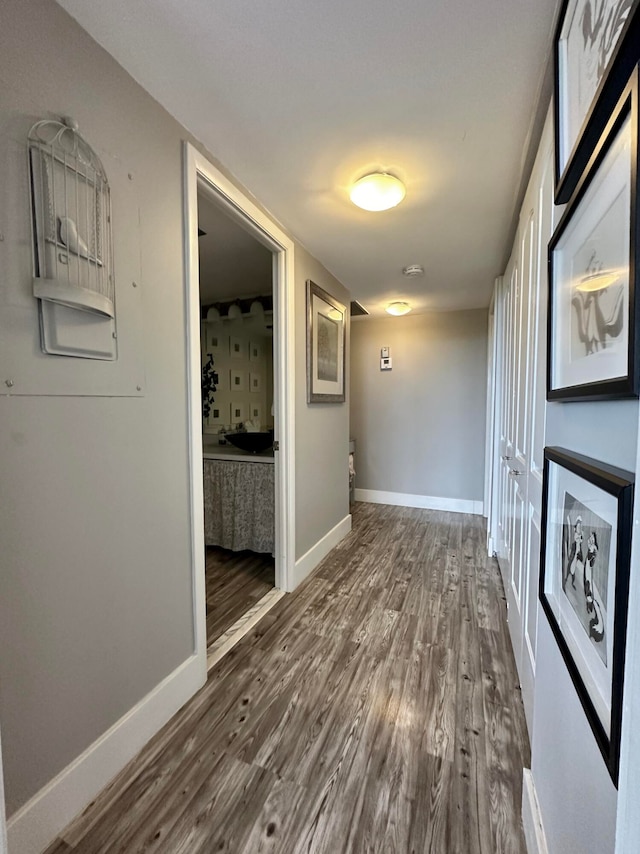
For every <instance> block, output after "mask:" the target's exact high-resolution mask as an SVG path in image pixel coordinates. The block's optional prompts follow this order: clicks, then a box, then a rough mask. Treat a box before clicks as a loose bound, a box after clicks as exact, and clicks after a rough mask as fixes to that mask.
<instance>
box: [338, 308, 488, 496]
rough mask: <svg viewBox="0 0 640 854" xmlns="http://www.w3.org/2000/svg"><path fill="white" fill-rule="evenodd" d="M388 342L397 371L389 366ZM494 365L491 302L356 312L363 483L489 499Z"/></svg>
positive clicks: (355, 405) (354, 425)
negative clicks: (488, 420)
mask: <svg viewBox="0 0 640 854" xmlns="http://www.w3.org/2000/svg"><path fill="white" fill-rule="evenodd" d="M386 346H388V347H390V350H391V357H392V360H393V369H392V370H391V371H381V370H380V349H381V347H386ZM486 370H487V312H486V311H484V310H479V311H455V312H445V313H431V314H419V315H411V314H409V315H405V316H404V317H388V318H380V319H377V318H376V319H371V318H363V319H362V320H356V321H355V322H354V323H353V325H352V331H351V435H352V436H353V438H355V439H356V442H357V446H356V466H355V468H356V487H357V488H359V489H373V490H382V491H385V492H400V493H409V494H412V495H427V496H433V497H438V498H459V499H467V500H476V501H481V500H482V497H483V490H484V443H485V406H486V383H487V379H486Z"/></svg>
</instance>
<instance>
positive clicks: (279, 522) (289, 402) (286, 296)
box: [185, 143, 295, 667]
mask: <svg viewBox="0 0 640 854" xmlns="http://www.w3.org/2000/svg"><path fill="white" fill-rule="evenodd" d="M199 199H200V200H202V201H204V202H206V203H208V204H210V205H214V206H215V207H216V208H217V210H218V211H221V212H222V213H223V214H224V215H225V216H226V217H227V218H228V219H229V220H230V221H231V223H234V224H235V225H236V226H239V227H240V228H241V229H242V230H243V232H245V233H246V234H247V235H250V236H251V238H252V239H253V240H255V241H257V242H258V243H259V244H260V246H261V247H263V248H264V249H266V250H267V251H268V252H269V253H270V255H271V259H272V260H271V267H272V286H273V287H272V301H273V308H272V311H273V314H272V318H273V323H272V326H273V329H272V336H273V431H274V432H273V439H274V444H273V447H274V453H273V475H274V496H275V500H274V508H273V509H274V532H275V538H274V548H273V552H274V581H275V590H276V595H275V596H274V597H272V598H271V600H270V601H269V602H267V603H266V604H265V608H267V609H268V607H271V605H272V604H275V601H277V598H279V596H280V595H283V594H284V592H287V591H289V590H290V589H291V579H292V578H293V572H292V569H293V562H294V542H295V538H294V537H295V518H294V507H295V503H294V471H295V470H294V459H295V457H294V434H293V406H294V381H295V380H294V376H295V375H294V359H293V355H294V353H293V350H294V317H293V307H294V294H293V288H294V278H293V272H294V258H293V242H292V241H291V240H290V239H289V238H288V237H287V236H286V235H285V234H284V233H283V232H282V231H281V230H280V229H279V228H278V227H277V226H276V225H275V223H273V222H272V221H271V220H270V218H269V217H267V216H266V215H265V214H264V213H263V212H262V211H261V210H260V209H259V208H258V207H257V206H256V205H255V204H254V203H253V202H252V201H251V200H250V199H249V198H248V197H247V196H246V195H244V193H242V192H240V191H239V190H238V189H237V188H236V187H235V186H234V185H233V184H232V183H231V182H230V181H229V180H228V179H227V178H226V177H225V176H224V175H223V174H222V173H220V172H219V170H217V169H216V168H215V167H214V166H213V165H212V164H211V163H210V162H209V161H208V160H207V159H206V158H205V157H203V156H202V155H201V154H200V153H199V152H198V151H197V150H196V149H195V148H194V147H193V146H192V145H190V144H189V143H186V144H185V230H186V233H185V246H186V267H187V270H186V273H187V275H186V281H187V288H186V322H187V347H188V413H189V472H190V499H191V537H192V567H193V606H194V626H195V638H194V643H195V651H196V654H197V655H198V658H199V660H201V662H202V665H203V667H206V663H207V647H208V644H207V619H206V617H207V607H206V600H207V591H206V554H205V547H204V542H205V536H204V522H205V512H204V496H203V490H204V479H203V410H202V396H201V381H202V351H201V320H202V308H201V303H200V278H199V247H198V200H199ZM240 313H241V314H242V311H240ZM248 374H249V372H248V371H247V381H248V380H249V377H248ZM214 397H215V395H214ZM236 402H237V403H239V402H240V401H239V400H237V401H236ZM221 403H222V401H221ZM265 406H266V404H265ZM268 406H269V413H270V412H271V402H270V401H269V403H268ZM258 410H260V406H258ZM264 412H265V410H264V409H263V410H262V412H260V411H258V417H259V420H260V421H262V420H265V421H266V420H267V418H266V417H264V416H263V417H260V416H261V415H262V414H263V413H264ZM217 417H218V418H221V412H220V411H219V412H218V413H217ZM234 417H235V416H234ZM212 426H213V427H215V425H212ZM225 426H226V425H225ZM263 612H264V611H263ZM263 612H260V610H259V609H258V612H256V615H255V619H252V620H249V621H247V620H245V621H244V630H245V631H246V630H248V629H249V628H250V627H251V625H253V623H254V622H255V621H257V619H259V618H260V617H261V616H262V613H263ZM231 641H232V642H235V641H234V639H233V638H231ZM225 643H227V642H226V641H225ZM231 645H233V643H231ZM226 648H229V646H228V643H227V647H226ZM226 648H225V647H224V645H223V648H222V653H221V654H223V653H224V651H226ZM209 665H211V655H210V656H209Z"/></svg>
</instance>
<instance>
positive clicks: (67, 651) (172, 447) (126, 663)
mask: <svg viewBox="0 0 640 854" xmlns="http://www.w3.org/2000/svg"><path fill="white" fill-rule="evenodd" d="M0 79H1V80H2V86H1V87H0V186H2V193H3V205H2V207H1V209H0V233H2V235H3V237H4V240H3V241H2V242H0V247H1V248H0V280H1V281H2V288H1V289H0V341H2V340H6V332H7V328H6V324H7V323H8V322H10V321H9V319H10V318H13V320H12V321H11V322H13V323H14V329H13V333H12V334H18V335H20V336H22V338H23V339H25V340H28V342H29V346H28V348H26V349H27V350H28V352H27V355H26V356H25V359H24V365H23V366H22V367H24V369H25V370H26V369H33V372H34V373H36V374H37V369H38V366H39V365H41V364H43V361H42V360H45V359H49V360H54V361H53V362H48V363H47V364H53V365H54V366H55V367H54V368H53V369H51V370H52V373H53V374H55V377H54V380H52V382H51V384H50V386H49V387H45V388H44V391H43V393H42V394H38V395H31V396H29V395H20V394H8V393H7V394H5V395H3V396H2V397H0V423H2V425H3V427H2V430H1V431H0V483H2V488H3V495H4V496H5V500H4V501H3V502H2V503H1V504H0V542H2V550H1V553H0V727H1V729H2V749H3V763H4V772H5V784H6V785H5V791H6V798H7V806H8V813H9V815H12V814H15V813H16V811H17V810H18V808H20V807H21V806H22V805H24V804H25V803H26V802H27V801H29V799H30V798H32V797H33V796H34V795H36V793H38V792H39V790H41V789H43V787H45V786H47V784H49V783H50V781H52V780H53V778H54V777H56V775H58V774H59V773H61V772H63V771H65V769H66V768H67V767H68V766H70V764H71V763H74V762H75V761H76V760H77V759H78V758H79V757H80V755H81V754H83V751H85V750H88V749H89V748H91V747H92V746H93V745H94V744H95V743H97V741H98V740H99V739H101V738H102V737H103V736H105V734H106V733H107V732H108V731H109V730H110V728H111V727H114V726H115V725H116V724H120V723H121V722H122V721H123V720H128V719H129V716H130V713H131V710H132V708H133V707H135V706H136V704H137V703H138V702H139V701H141V700H142V699H143V698H145V697H146V696H148V695H150V693H151V692H158V691H164V690H165V687H166V686H167V685H171V684H173V681H172V680H174V677H175V674H176V673H178V672H179V669H180V668H181V667H182V666H183V665H184V663H185V661H187V660H188V659H189V657H190V656H191V654H192V652H193V648H194V637H193V616H192V592H191V591H192V579H191V569H190V567H191V545H190V523H189V494H188V487H189V481H188V470H189V461H188V446H187V388H186V373H187V371H186V349H187V348H186V341H185V308H184V306H185V296H184V289H185V284H184V250H183V239H184V236H183V235H184V231H183V212H182V206H183V184H182V174H183V171H182V170H183V163H182V144H183V140H185V139H190V140H191V141H192V142H194V144H197V145H198V147H199V148H200V150H204V148H203V145H202V144H201V143H197V142H196V141H195V140H192V139H191V137H190V135H189V134H188V132H187V131H186V130H185V129H184V128H183V127H182V126H180V125H179V124H178V123H177V122H176V121H175V120H174V119H173V118H172V117H171V116H170V115H169V114H168V113H167V112H165V110H163V109H162V108H161V107H160V106H159V105H158V103H157V102H156V101H154V100H153V99H152V98H151V97H150V96H149V95H148V94H147V93H146V92H145V91H144V90H143V89H142V88H141V87H140V86H139V85H137V84H136V83H135V81H134V80H133V79H132V78H131V77H130V76H129V75H128V74H127V73H126V72H125V71H124V70H123V69H122V68H121V67H120V66H119V65H118V64H117V63H116V62H115V61H114V60H113V59H112V58H111V57H110V56H109V55H108V54H107V53H106V52H105V51H104V50H102V49H101V48H100V47H99V46H98V45H97V44H96V43H95V42H94V41H93V40H92V39H91V38H90V37H89V36H88V35H87V34H86V33H85V32H84V31H83V30H82V29H81V28H80V27H79V26H78V25H77V24H76V23H75V22H74V21H73V20H72V19H71V18H70V17H69V16H68V15H67V14H66V13H65V12H64V11H63V10H62V9H61V8H60V7H59V6H58V5H56V4H55V3H52V2H50V0H27V1H26V2H24V0H4V2H3V4H2V26H1V27H0ZM50 115H71V116H73V117H74V118H75V120H76V121H77V122H78V124H79V127H80V129H81V131H82V133H83V134H84V136H85V137H86V138H87V140H89V142H91V143H92V144H93V145H94V147H95V148H96V149H97V151H98V154H99V155H100V156H101V157H102V158H103V159H104V161H105V164H108V166H107V169H108V172H109V171H111V172H113V170H115V171H116V172H118V173H119V174H120V173H121V174H122V175H124V182H125V183H126V186H127V187H128V190H127V199H130V200H131V201H130V203H127V204H128V207H127V214H128V216H127V217H126V219H127V220H129V219H131V218H133V219H134V220H135V222H136V224H137V226H136V231H135V232H134V233H133V234H126V233H124V227H123V221H124V219H125V217H123V216H122V215H119V214H118V211H119V210H120V211H122V210H123V197H122V196H121V195H120V194H119V193H115V192H114V194H113V197H112V203H113V212H114V217H113V226H114V238H115V247H116V252H115V276H116V283H117V284H116V288H121V289H122V288H131V287H132V281H131V280H129V279H127V277H126V276H125V275H124V270H123V266H122V264H123V254H122V252H119V251H118V247H119V246H122V245H123V241H130V240H135V241H137V243H136V247H135V248H136V255H137V258H138V263H139V270H140V278H139V280H137V281H136V285H137V288H138V291H137V292H138V293H140V294H141V300H142V304H143V307H144V311H143V312H142V313H141V314H140V320H139V323H138V324H137V325H136V326H135V327H134V328H131V329H130V330H129V334H128V335H127V340H126V341H125V340H122V341H121V342H120V343H121V345H122V347H125V346H131V347H135V348H136V350H137V356H138V360H139V363H140V364H141V365H142V366H143V370H144V377H145V382H144V387H143V388H142V391H141V392H140V393H139V394H138V396H132V397H118V396H94V392H95V389H93V388H92V380H94V379H95V380H96V382H97V378H98V377H99V376H102V375H103V373H104V372H105V371H106V372H108V371H109V370H110V369H109V367H108V366H107V367H105V365H104V363H103V364H101V365H98V363H96V362H94V363H91V364H90V365H88V366H87V365H84V367H83V369H82V370H83V371H85V372H86V374H87V377H88V385H87V391H86V394H85V395H84V396H64V395H60V394H58V393H57V392H58V391H59V386H60V382H61V381H63V380H64V379H65V378H66V377H68V376H69V375H70V374H72V373H73V372H75V371H78V370H79V367H78V365H77V363H78V362H80V361H82V360H74V359H68V358H65V357H47V356H45V355H44V354H42V353H41V352H40V350H39V343H38V314H37V306H36V301H35V300H33V299H30V298H29V295H30V293H31V287H32V280H31V276H32V268H31V256H30V225H29V208H28V202H27V200H28V181H27V172H26V155H25V146H26V137H27V133H28V131H29V128H30V127H31V125H32V124H33V122H35V121H36V120H37V119H40V118H42V117H44V116H50ZM205 142H206V141H205ZM205 153H206V150H205ZM207 156H209V158H210V159H211V160H213V161H214V162H215V158H214V157H212V156H211V155H207ZM217 165H218V166H220V164H217ZM128 175H130V176H131V177H130V178H127V176H128ZM296 253H297V254H296V259H295V312H296V314H295V316H296V332H295V336H296V340H295V346H296V352H297V355H298V365H299V366H300V368H299V370H298V372H297V374H296V378H295V383H296V425H297V430H298V431H299V435H298V437H297V438H298V447H299V454H300V455H301V456H302V463H301V464H300V466H299V471H298V472H297V484H296V486H297V491H296V504H295V506H296V523H297V548H298V549H299V551H298V552H297V556H300V555H302V554H303V552H304V551H306V550H307V549H309V548H310V547H311V546H313V545H314V543H315V542H317V540H319V539H320V538H322V537H323V536H324V534H325V533H326V532H327V531H328V530H329V529H330V528H331V527H332V526H333V525H335V521H334V519H336V517H338V516H341V517H342V516H344V515H345V514H348V497H347V480H346V474H345V476H344V478H341V477H340V476H339V473H341V472H342V469H343V466H344V469H345V472H346V462H345V459H346V447H347V442H348V418H347V416H346V407H345V406H344V405H343V406H341V407H340V406H335V407H333V408H323V407H316V408H312V407H308V406H307V404H306V399H305V397H304V394H303V390H304V387H305V377H304V367H303V366H304V356H302V357H301V354H302V353H303V352H304V342H305V313H304V300H305V279H306V278H307V277H308V276H309V275H311V274H313V276H314V278H316V280H317V281H318V282H319V283H320V284H323V285H324V286H325V287H327V288H328V289H329V290H335V291H336V293H340V295H341V296H343V297H345V299H346V297H347V296H348V295H347V293H346V291H345V290H344V289H343V288H342V287H341V286H340V285H339V284H338V283H337V282H335V280H334V279H333V278H332V277H331V276H330V275H329V274H328V273H327V272H326V271H325V270H324V268H323V267H322V266H321V265H320V264H318V263H317V262H315V261H314V259H312V258H311V256H309V255H308V254H307V253H306V252H304V250H302V249H301V248H299V247H296ZM116 299H117V297H116ZM17 306H19V307H20V310H19V311H18V310H17V308H16V307H17ZM22 306H24V310H23V308H22ZM121 320H122V318H121ZM22 338H21V340H22ZM114 364H116V365H117V363H114ZM4 380H5V376H4V375H3V376H2V381H3V388H5V389H6V388H7V387H6V386H5V385H4ZM14 390H15V391H19V389H18V388H17V387H16V388H15V389H14ZM318 448H321V449H322V457H321V458H320V456H314V454H317V452H318ZM155 695H156V694H155V693H154V696H155ZM163 696H164V695H163ZM158 725H159V724H158ZM96 761H98V760H96ZM80 790H81V791H82V792H83V793H84V792H86V797H87V798H89V797H90V796H91V794H92V793H91V791H90V790H88V789H87V788H86V785H84V784H83V785H82V787H81V788H80ZM65 791H66V790H65ZM61 797H62V798H63V801H62V802H64V798H65V797H66V795H61ZM59 807H60V804H59V803H58V809H57V812H58V814H59V812H60V809H59Z"/></svg>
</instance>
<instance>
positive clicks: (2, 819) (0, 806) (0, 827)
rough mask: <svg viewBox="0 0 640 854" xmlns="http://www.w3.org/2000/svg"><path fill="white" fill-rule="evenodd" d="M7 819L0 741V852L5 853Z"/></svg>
mask: <svg viewBox="0 0 640 854" xmlns="http://www.w3.org/2000/svg"><path fill="white" fill-rule="evenodd" d="M7 850H8V849H7V821H6V816H5V811H4V777H3V774H2V744H1V743H0V854H7Z"/></svg>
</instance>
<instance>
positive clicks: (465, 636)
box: [49, 504, 529, 854]
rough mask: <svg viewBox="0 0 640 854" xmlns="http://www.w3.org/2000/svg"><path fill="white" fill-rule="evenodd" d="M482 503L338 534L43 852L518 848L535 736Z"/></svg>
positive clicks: (390, 517) (358, 513)
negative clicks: (468, 512) (529, 729)
mask: <svg viewBox="0 0 640 854" xmlns="http://www.w3.org/2000/svg"><path fill="white" fill-rule="evenodd" d="M484 538H485V531H484V523H483V520H482V519H481V518H480V517H475V516H464V515H454V514H445V513H437V512H432V511H425V510H414V509H409V508H401V507H386V506H380V505H366V504H357V505H356V506H355V508H354V528H353V531H352V533H351V534H350V535H349V536H348V537H347V538H345V539H344V540H343V541H342V543H341V544H340V545H339V546H338V547H337V548H336V549H334V550H333V551H332V552H331V554H330V555H329V556H328V557H327V558H326V559H325V561H324V562H323V563H322V564H321V566H320V567H319V568H318V569H317V570H316V572H315V573H314V574H313V575H312V576H311V578H309V579H308V580H307V581H306V582H305V583H304V584H303V585H302V586H301V588H299V589H298V590H297V591H296V592H295V593H294V594H291V595H289V596H286V597H284V598H283V599H282V600H281V601H280V602H279V603H278V604H277V605H276V606H275V608H274V609H273V611H271V612H270V613H269V614H268V615H267V616H266V617H265V618H264V619H263V620H262V621H261V622H260V623H259V624H258V625H257V626H256V627H255V628H254V630H253V631H252V632H250V634H248V635H247V636H246V637H245V638H244V639H243V640H242V641H241V642H240V643H239V644H238V645H237V646H236V647H235V648H234V649H233V650H232V651H231V652H230V653H229V654H228V655H227V656H226V657H225V658H224V659H223V660H222V661H220V662H219V664H218V665H216V666H215V668H214V669H213V670H212V671H211V673H210V675H209V679H208V681H207V684H206V685H205V686H204V688H203V689H202V690H201V691H200V692H199V693H198V694H197V695H196V696H195V697H194V698H193V699H192V700H191V701H190V702H189V703H188V704H187V705H186V706H185V707H184V708H183V709H182V710H181V711H180V712H179V713H178V714H177V715H176V716H175V718H173V719H172V721H170V722H169V724H167V726H166V727H165V728H164V730H163V731H162V732H160V733H159V734H158V736H156V738H154V739H153V740H152V741H151V742H150V743H149V744H148V745H147V747H146V748H145V749H144V750H143V751H142V753H141V754H140V755H139V756H138V757H137V758H136V759H135V760H134V761H133V762H132V763H130V765H129V766H128V767H127V768H126V769H125V770H124V771H123V772H122V773H121V774H120V775H119V776H118V777H117V778H116V779H115V780H114V781H113V782H112V783H111V784H110V786H108V787H107V789H105V790H104V792H103V793H102V794H101V795H100V796H99V797H98V798H97V799H96V800H95V802H94V803H92V804H91V805H90V806H89V807H88V808H87V809H86V810H85V812H84V813H83V814H82V815H81V816H80V817H79V818H78V819H76V820H75V821H74V822H73V823H72V824H71V825H70V826H69V827H68V828H67V829H66V831H65V832H64V833H62V834H61V837H60V839H59V840H58V841H57V843H56V844H57V846H58V847H55V845H54V846H52V847H51V848H50V851H49V854H53V852H55V854H73V852H81V854H107V852H109V854H115V852H131V854H133V852H142V851H144V852H163V854H183V852H184V854H186V852H189V854H198V852H203V854H204V852H207V854H210V852H214V851H226V852H232V854H258V852H277V854H302V852H308V854H309V852H312V853H313V854H320V852H322V853H323V854H325V852H326V854H345V852H353V854H361V853H362V854H365V852H380V854H382V853H383V852H384V854H393V852H398V854H405V852H415V854H418V852H422V854H427V852H429V854H496V852H500V854H525V846H524V840H523V837H522V830H521V822H520V801H521V779H522V768H523V765H528V763H529V747H528V741H527V735H526V729H525V723H524V715H523V709H522V703H521V698H520V693H519V689H518V687H517V681H518V680H517V676H516V672H515V666H514V662H513V656H512V652H511V647H510V644H509V639H508V633H507V628H506V622H505V605H504V593H503V589H502V584H501V581H500V576H499V572H498V569H497V566H496V564H495V562H494V561H492V560H489V561H488V560H487V557H486V553H485V546H484Z"/></svg>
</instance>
